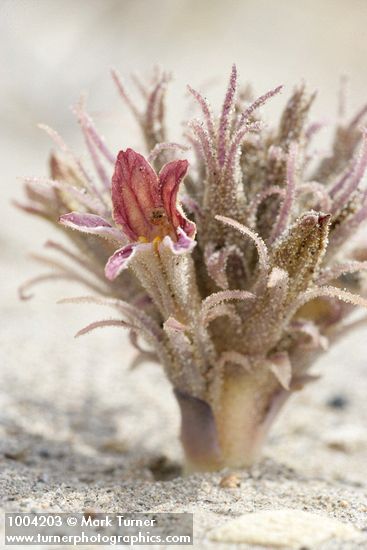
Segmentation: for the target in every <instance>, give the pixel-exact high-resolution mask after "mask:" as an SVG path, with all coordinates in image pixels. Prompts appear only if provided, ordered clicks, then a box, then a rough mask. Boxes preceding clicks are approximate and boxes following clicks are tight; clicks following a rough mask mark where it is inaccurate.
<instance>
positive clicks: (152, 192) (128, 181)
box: [112, 149, 162, 241]
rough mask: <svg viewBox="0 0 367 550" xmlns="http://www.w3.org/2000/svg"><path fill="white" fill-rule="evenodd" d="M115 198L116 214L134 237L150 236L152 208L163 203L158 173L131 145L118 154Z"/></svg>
mask: <svg viewBox="0 0 367 550" xmlns="http://www.w3.org/2000/svg"><path fill="white" fill-rule="evenodd" d="M112 202H113V218H114V220H115V222H116V223H117V224H119V225H121V226H122V228H123V231H124V233H126V235H127V236H128V237H129V238H130V239H131V240H134V241H136V240H137V239H138V238H139V237H142V236H145V237H147V238H149V235H150V232H151V226H152V224H151V223H150V219H151V216H152V211H153V210H154V209H155V208H159V207H161V206H162V204H161V199H160V192H159V183H158V177H157V175H156V173H155V172H154V170H153V168H152V167H151V166H150V164H149V163H148V162H147V161H146V160H145V158H144V157H143V156H142V155H140V154H139V153H136V152H135V151H133V150H132V149H127V150H126V151H120V152H119V154H118V156H117V161H116V165H115V172H114V175H113V177H112Z"/></svg>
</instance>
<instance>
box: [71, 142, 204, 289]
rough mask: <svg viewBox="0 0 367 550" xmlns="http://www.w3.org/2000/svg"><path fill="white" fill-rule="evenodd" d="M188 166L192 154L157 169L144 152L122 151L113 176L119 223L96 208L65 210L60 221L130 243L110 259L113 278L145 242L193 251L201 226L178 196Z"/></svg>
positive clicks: (109, 273)
mask: <svg viewBox="0 0 367 550" xmlns="http://www.w3.org/2000/svg"><path fill="white" fill-rule="evenodd" d="M187 168H188V162H187V160H175V161H172V162H169V163H168V164H166V165H165V166H163V168H162V170H161V171H160V173H159V174H158V175H157V174H156V172H155V171H154V169H153V168H152V166H151V165H150V164H149V163H148V162H147V161H146V159H145V158H144V157H143V156H142V155H140V154H139V153H136V152H135V151H133V150H132V149H127V150H126V151H120V152H119V154H118V156H117V160H116V164H115V171H114V174H113V177H112V204H113V219H114V221H115V224H116V225H117V227H118V228H114V227H113V226H112V225H111V224H110V223H109V222H108V221H106V220H104V219H103V218H101V217H100V216H96V215H95V214H79V213H76V212H70V213H69V214H65V215H64V216H61V217H60V222H61V223H62V224H63V225H67V226H69V227H72V228H74V229H78V230H79V231H83V232H85V233H93V234H99V235H101V236H104V237H107V238H108V237H110V238H112V239H114V240H115V241H120V242H121V243H124V246H123V247H122V248H119V249H118V250H116V252H115V253H114V254H113V255H112V256H111V257H110V258H109V260H108V261H107V264H106V268H105V273H106V277H107V278H108V279H110V280H113V279H115V278H116V277H117V276H118V275H119V273H121V271H122V270H123V269H125V268H126V267H127V266H128V264H129V261H130V260H131V258H132V257H133V255H134V254H135V253H136V251H137V250H139V248H141V249H143V248H144V249H146V248H147V247H149V248H152V247H155V248H156V250H158V247H159V246H160V243H162V244H164V245H165V246H169V247H170V248H171V250H172V252H174V253H176V254H180V253H183V252H187V251H190V250H191V249H192V248H193V247H194V246H195V244H196V243H195V241H194V236H195V233H196V226H195V224H194V223H193V222H191V221H190V220H188V219H187V218H186V217H185V215H184V213H183V211H182V209H181V207H180V205H179V204H178V199H177V194H178V190H179V186H180V183H181V181H182V180H183V178H184V176H185V174H186V172H187ZM126 240H128V241H129V242H128V244H126Z"/></svg>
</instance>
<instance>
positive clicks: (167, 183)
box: [159, 160, 196, 237]
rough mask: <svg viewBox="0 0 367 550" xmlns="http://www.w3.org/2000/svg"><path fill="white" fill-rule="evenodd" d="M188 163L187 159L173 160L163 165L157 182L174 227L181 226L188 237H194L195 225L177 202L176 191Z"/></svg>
mask: <svg viewBox="0 0 367 550" xmlns="http://www.w3.org/2000/svg"><path fill="white" fill-rule="evenodd" d="M188 166H189V163H188V162H187V160H174V161H172V162H169V163H168V164H166V165H165V166H163V168H162V170H161V171H160V173H159V184H160V186H161V194H162V200H163V206H164V209H165V211H166V213H167V216H168V218H169V220H170V222H171V223H172V225H173V227H174V228H175V229H177V228H179V227H181V228H182V229H183V231H184V232H185V233H186V235H187V236H188V237H194V235H195V233H196V225H195V224H194V222H192V221H190V220H188V219H187V218H186V216H185V214H184V213H183V211H182V209H181V207H180V206H179V205H178V204H177V193H178V190H179V186H180V183H181V181H182V179H183V178H184V177H185V175H186V172H187V168H188Z"/></svg>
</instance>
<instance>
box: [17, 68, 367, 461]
mask: <svg viewBox="0 0 367 550" xmlns="http://www.w3.org/2000/svg"><path fill="white" fill-rule="evenodd" d="M133 78H134V83H135V85H136V87H137V94H138V95H140V96H141V98H142V103H143V108H140V107H139V106H137V105H136V101H135V97H134V99H132V98H131V96H130V95H129V94H128V93H127V91H126V88H125V86H124V84H123V83H122V81H121V78H120V77H119V76H118V74H117V73H116V72H113V79H114V81H115V83H116V85H117V89H118V91H119V94H120V95H121V97H122V98H123V100H124V101H125V103H126V105H127V107H128V108H129V109H130V110H131V111H132V113H133V115H134V116H135V118H136V120H137V122H138V124H139V126H140V129H141V131H142V135H143V138H144V144H143V145H142V152H143V153H144V154H145V155H146V156H144V155H143V154H142V153H141V152H136V151H134V150H132V149H127V150H126V151H120V152H119V153H118V154H116V153H114V152H111V151H110V149H109V148H108V147H107V145H106V144H105V141H104V140H103V139H102V138H101V137H100V135H99V134H98V132H97V130H96V128H95V125H94V123H93V121H92V119H91V117H90V116H89V115H88V113H87V112H86V110H85V106H84V102H83V101H81V102H80V103H79V104H78V105H77V106H76V108H75V114H76V116H77V118H78V121H79V124H80V127H81V131H82V133H83V135H84V138H85V143H86V147H87V149H88V151H89V153H90V158H91V165H92V166H91V167H90V168H87V167H85V165H84V163H82V162H81V160H80V159H79V158H78V157H77V156H75V155H74V154H73V152H72V151H71V150H70V149H69V148H68V147H67V145H66V144H65V143H64V142H63V140H62V139H61V137H60V136H59V135H58V134H57V133H56V132H55V131H53V130H51V129H49V128H47V127H44V128H45V129H46V131H47V132H48V133H49V135H50V136H51V138H52V139H53V140H54V141H55V143H56V145H57V152H54V153H52V155H51V158H50V177H48V178H27V179H26V180H25V193H26V196H27V202H25V203H24V204H19V203H18V206H20V207H21V208H22V209H23V210H25V211H26V212H29V213H31V214H35V215H37V216H41V217H42V218H45V219H46V220H48V221H49V222H51V223H53V224H55V225H56V226H57V227H58V228H59V229H60V230H61V231H63V232H64V233H65V235H67V237H68V238H69V239H70V241H71V244H72V248H68V247H65V246H64V245H63V244H59V243H56V242H50V241H48V242H47V243H46V246H47V247H48V248H49V249H53V250H54V251H55V252H57V253H60V254H61V255H62V256H63V260H57V259H56V260H54V259H51V258H48V257H38V259H39V260H41V261H42V262H43V263H45V262H46V263H47V264H48V265H49V266H50V267H51V271H50V272H47V273H44V274H41V275H40V276H39V277H37V278H35V279H32V280H31V281H28V282H27V283H25V284H24V285H23V286H22V287H21V290H20V292H21V296H22V297H23V298H27V297H28V296H29V295H28V292H27V291H28V289H29V288H30V287H31V286H33V285H34V284H36V283H38V282H40V281H44V280H47V279H57V278H64V279H69V280H73V281H77V282H79V283H82V284H83V285H85V286H86V287H87V288H88V289H90V290H91V291H92V294H91V295H89V296H84V297H80V298H72V299H69V300H64V301H69V302H77V303H84V302H87V303H88V302H92V303H97V304H102V305H105V306H109V307H110V308H113V309H115V310H116V312H117V314H118V315H117V318H116V319H106V320H102V321H98V322H94V323H92V324H90V325H89V326H87V327H85V328H84V329H82V330H81V331H80V332H79V333H78V334H85V333H87V332H90V331H91V330H93V329H96V328H98V327H105V326H121V327H124V328H126V329H127V330H128V331H129V334H130V338H131V342H132V344H133V345H134V346H135V347H136V348H137V350H138V352H139V354H138V356H137V359H136V360H135V364H137V363H138V362H140V361H141V360H145V359H146V360H154V361H157V362H159V363H160V364H161V365H162V367H163V369H164V371H165V373H166V375H167V377H168V379H169V380H170V382H171V384H172V387H173V389H174V393H175V396H176V398H177V401H178V404H179V408H180V411H181V441H182V444H183V448H184V451H185V456H186V468H187V470H188V471H193V470H211V469H219V468H222V467H225V466H228V467H245V466H248V465H250V464H251V463H252V462H253V461H254V460H256V458H257V457H258V455H259V452H260V450H261V447H262V444H263V442H264V438H265V436H266V434H267V432H268V430H269V428H270V427H271V424H272V422H273V421H274V419H275V417H276V415H277V413H278V411H279V410H280V408H281V407H282V405H283V404H284V403H285V401H286V400H287V398H288V397H289V396H290V395H291V394H292V392H294V391H296V390H299V389H301V388H302V387H303V386H304V385H305V384H307V383H308V382H311V381H312V380H314V379H315V378H316V377H315V376H313V375H312V374H310V373H309V368H310V366H311V365H312V363H313V362H314V361H315V359H316V358H317V357H318V356H319V355H320V354H321V353H323V352H324V351H325V350H326V349H327V347H328V346H329V345H330V344H332V343H334V342H335V341H336V340H337V339H338V338H339V337H340V336H341V335H343V334H345V333H346V332H347V331H349V330H350V329H351V328H353V327H355V326H356V325H357V324H359V323H361V322H363V321H364V318H362V319H357V320H356V319H354V317H353V316H352V315H351V314H352V311H353V306H355V305H357V306H363V307H366V306H367V300H366V299H365V298H364V295H365V294H366V287H365V282H364V281H365V279H364V278H363V273H362V272H363V270H366V268H367V247H366V244H364V243H362V244H361V242H359V243H358V242H357V241H356V239H355V238H354V235H355V233H356V231H357V229H358V228H359V227H360V226H361V225H362V224H363V223H364V222H365V221H366V219H367V191H366V189H364V188H363V186H362V179H363V176H364V172H365V169H366V165H367V132H366V130H365V129H364V128H363V126H362V124H363V119H364V117H365V115H366V114H367V108H366V107H365V108H363V109H362V110H361V111H360V112H359V113H357V114H356V116H355V117H354V118H352V119H351V120H349V121H346V120H345V116H343V117H342V116H341V117H340V118H339V120H338V121H337V123H336V126H335V129H334V137H333V143H332V147H331V151H330V152H329V153H328V154H327V155H324V156H322V155H321V154H320V153H319V152H317V151H316V150H315V149H314V146H313V138H314V135H315V133H316V132H317V131H318V130H319V129H320V127H321V125H320V124H318V123H317V122H311V123H310V122H309V120H308V117H309V111H310V108H311V105H312V102H313V100H314V95H309V94H308V93H307V91H306V89H305V87H304V86H299V87H298V88H296V89H295V91H294V92H293V94H292V95H291V97H290V99H289V100H288V102H287V103H286V106H285V109H284V111H283V113H282V115H281V117H280V121H279V122H278V123H277V124H276V125H275V126H274V127H269V126H266V125H265V124H264V123H263V122H262V120H261V118H260V115H259V109H260V108H261V107H262V106H263V105H264V104H265V103H266V102H268V101H269V100H270V99H271V98H273V97H274V96H276V95H278V94H279V92H280V91H281V86H280V87H278V88H275V89H273V90H271V91H270V92H268V93H266V94H265V95H263V96H261V97H259V98H258V99H255V100H254V99H253V98H252V93H251V91H250V89H249V88H248V87H247V88H243V89H241V88H239V87H238V82H237V71H236V67H235V66H234V67H233V68H232V72H231V76H230V80H229V85H228V89H227V92H226V95H225V100H224V104H223V107H222V110H221V112H220V114H219V116H218V117H216V116H214V115H213V114H212V112H211V109H210V107H209V105H208V103H207V101H206V99H205V98H204V97H203V96H202V95H201V94H200V93H199V92H197V91H195V90H193V89H192V88H190V87H189V88H188V91H189V94H190V95H191V96H192V98H193V99H194V100H195V101H196V103H197V104H198V106H199V108H200V111H201V115H200V117H201V118H199V119H193V120H191V121H189V122H188V123H187V124H186V125H185V132H184V142H185V145H180V144H177V143H172V142H169V141H167V135H166V128H165V118H164V113H165V110H164V101H165V93H166V87H167V83H168V81H169V76H168V75H167V74H162V73H159V72H156V73H155V74H154V77H153V78H152V80H151V81H150V82H149V83H147V84H144V83H142V82H141V81H140V80H138V79H137V78H136V77H135V76H134V77H133ZM177 156H179V157H189V158H190V164H189V163H188V161H187V160H186V158H185V160H181V159H180V160H175V157H177ZM172 159H173V160H172ZM92 167H93V173H92V172H91V171H90V169H91V168H92Z"/></svg>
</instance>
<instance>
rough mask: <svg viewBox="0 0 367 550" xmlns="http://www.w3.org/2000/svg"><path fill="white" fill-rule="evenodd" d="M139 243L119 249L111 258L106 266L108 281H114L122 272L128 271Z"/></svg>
mask: <svg viewBox="0 0 367 550" xmlns="http://www.w3.org/2000/svg"><path fill="white" fill-rule="evenodd" d="M138 246H139V244H138V243H131V244H127V245H126V246H123V247H122V248H119V249H118V250H116V252H114V253H113V254H112V256H110V257H109V258H108V260H107V263H106V266H105V275H106V277H107V279H109V280H110V281H113V280H114V279H116V277H118V275H120V273H121V271H123V270H124V269H126V268H127V267H128V265H129V262H130V260H131V258H132V257H133V256H134V254H135V252H136V248H137V247H138Z"/></svg>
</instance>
